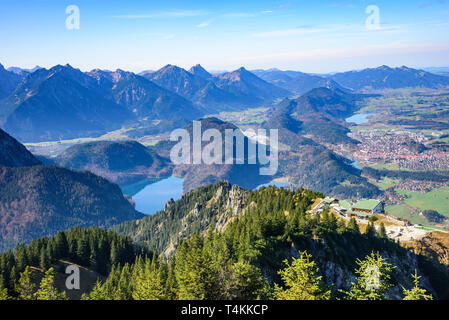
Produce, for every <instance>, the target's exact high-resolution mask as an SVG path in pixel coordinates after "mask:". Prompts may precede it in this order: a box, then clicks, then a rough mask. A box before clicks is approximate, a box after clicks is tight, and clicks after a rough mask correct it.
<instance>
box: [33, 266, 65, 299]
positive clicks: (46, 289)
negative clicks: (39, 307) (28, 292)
mask: <svg viewBox="0 0 449 320" xmlns="http://www.w3.org/2000/svg"><path fill="white" fill-rule="evenodd" d="M55 276H56V272H55V270H54V269H53V268H50V269H48V270H47V271H46V272H45V277H44V278H43V279H42V280H41V283H40V287H39V289H38V290H37V292H36V297H37V300H67V296H66V293H65V292H62V293H61V292H59V291H58V290H57V289H56V286H55Z"/></svg>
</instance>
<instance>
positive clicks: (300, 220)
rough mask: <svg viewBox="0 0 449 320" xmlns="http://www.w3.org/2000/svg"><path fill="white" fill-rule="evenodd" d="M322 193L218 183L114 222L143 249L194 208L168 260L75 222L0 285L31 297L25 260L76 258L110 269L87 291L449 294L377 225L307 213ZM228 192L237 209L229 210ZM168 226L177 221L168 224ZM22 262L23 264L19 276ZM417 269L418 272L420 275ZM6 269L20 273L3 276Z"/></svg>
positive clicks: (435, 272)
mask: <svg viewBox="0 0 449 320" xmlns="http://www.w3.org/2000/svg"><path fill="white" fill-rule="evenodd" d="M226 194H228V195H227V196H225V195H226ZM233 194H238V196H235V195H234V196H233ZM316 196H319V194H316V193H313V192H311V191H308V190H304V189H298V190H296V191H290V190H287V189H282V188H281V189H279V188H276V187H268V188H261V189H260V190H258V191H243V190H241V189H239V188H238V187H231V186H230V185H229V184H227V183H225V182H222V183H219V184H216V185H212V186H209V187H207V188H202V189H200V190H199V191H195V192H191V193H189V194H188V195H186V196H185V197H184V198H183V199H181V200H179V201H177V202H175V203H171V204H168V205H167V208H166V209H165V210H164V211H162V212H160V213H158V214H156V215H155V216H154V217H156V218H153V221H151V220H152V219H151V217H146V218H145V219H144V220H140V221H135V222H133V223H126V224H125V225H122V226H121V227H120V228H116V229H115V230H119V231H121V232H125V233H129V234H134V235H135V236H134V242H135V243H137V244H139V243H140V244H143V243H145V247H146V248H148V247H156V246H159V247H162V246H161V245H160V244H158V240H157V239H158V238H160V239H164V238H163V237H162V235H164V234H165V235H166V239H167V238H170V235H171V234H172V235H175V237H177V235H178V232H177V229H176V226H177V223H180V225H181V226H186V225H187V224H188V220H186V218H187V219H189V216H190V217H191V215H192V214H193V215H195V216H196V217H197V220H198V221H200V222H201V223H199V224H198V225H197V226H196V227H195V228H192V229H190V230H187V231H185V232H184V237H182V238H183V239H182V240H181V237H178V239H179V240H180V242H179V243H176V251H168V252H166V253H167V254H168V255H169V256H170V258H169V259H167V256H166V255H165V254H162V255H160V256H159V257H158V256H157V255H154V254H153V255H152V254H151V253H150V252H149V251H148V250H145V249H144V248H143V247H141V246H136V245H133V244H132V242H131V239H130V238H129V237H120V236H117V235H115V233H113V232H111V231H109V232H106V231H101V230H98V229H87V230H85V229H75V230H72V231H70V232H69V233H68V234H67V233H64V232H62V233H59V234H58V235H57V236H56V237H54V238H52V239H50V240H48V239H41V240H38V241H34V242H32V243H31V245H30V246H28V247H24V246H22V245H19V246H18V247H17V248H16V249H15V250H14V253H12V252H7V253H4V254H3V255H2V256H1V257H0V262H1V273H0V274H1V275H2V277H3V280H2V281H3V282H2V283H3V288H6V289H7V290H4V289H1V288H0V290H2V291H3V293H4V295H6V294H8V296H12V297H19V298H23V299H33V298H34V296H33V294H29V295H28V296H27V297H24V296H23V290H22V288H23V287H24V286H25V285H24V284H26V282H27V281H28V282H30V281H32V280H30V279H29V278H32V274H30V271H29V270H28V273H27V269H26V266H33V267H36V268H39V269H41V270H45V269H46V268H48V267H50V266H52V267H57V266H58V264H59V263H58V261H59V260H61V259H70V260H72V261H76V263H78V264H81V265H83V266H87V267H89V268H93V270H96V271H97V272H98V273H99V274H108V277H107V278H104V277H100V276H99V280H100V281H98V282H97V283H96V284H95V285H93V284H91V287H94V288H93V290H92V291H91V292H88V291H87V292H86V293H87V294H86V295H84V296H83V298H84V299H94V300H96V299H121V300H126V299H137V300H140V299H256V298H264V299H301V298H302V299H330V298H333V299H334V298H338V297H339V298H342V299H350V300H353V299H355V300H357V299H371V300H377V299H386V298H388V299H402V298H407V299H412V298H415V299H416V298H425V297H427V298H429V297H430V296H429V294H431V295H432V296H433V297H434V298H439V299H444V298H447V297H448V285H449V272H448V270H447V267H446V266H443V265H441V264H439V263H437V262H435V261H432V260H430V259H429V258H427V257H424V256H420V255H415V254H413V253H411V252H410V251H408V250H406V249H405V248H402V247H401V246H399V245H398V244H397V243H395V242H393V241H391V240H389V239H388V238H386V236H385V234H384V233H383V232H382V231H381V230H379V231H376V229H375V228H374V227H373V225H371V224H370V225H369V226H368V228H367V229H366V232H364V233H363V234H362V233H361V232H360V230H359V227H358V225H357V223H356V222H355V220H354V219H352V220H350V221H349V222H344V221H343V220H339V219H337V218H336V217H335V216H334V215H332V214H329V213H328V212H327V211H324V212H323V213H322V214H321V215H317V216H310V215H309V214H307V213H306V211H307V209H308V208H309V207H310V204H311V202H312V201H313V199H314V198H315V197H316ZM226 199H227V200H228V203H234V205H235V206H232V205H231V207H232V208H236V209H234V210H230V211H228V210H227V203H226V201H225V200H226ZM239 199H240V200H239ZM170 208H171V209H170ZM188 208H194V210H193V212H189V211H188ZM195 208H196V209H197V210H198V211H197V212H196V210H195ZM199 208H201V209H199ZM202 208H204V209H202ZM207 208H209V210H208V209H207ZM228 209H230V208H228ZM156 220H157V221H156ZM165 225H171V226H172V228H168V229H164V226H165ZM134 226H135V227H134ZM158 229H159V230H158ZM156 230H158V231H157V232H156ZM136 232H137V235H136ZM143 239H145V240H146V242H142V240H143ZM172 239H174V238H172ZM165 243H166V244H167V241H165ZM58 259H59V260H58ZM368 264H374V265H377V266H378V267H379V270H380V281H381V286H380V287H379V288H377V289H372V288H371V289H370V288H367V287H366V284H364V283H365V282H364V279H365V278H363V277H364V276H363V272H364V270H365V269H366V267H367V265H368ZM13 269H15V271H14V272H12V271H11V270H13ZM18 270H23V272H22V274H21V275H20V276H19V271H18ZM355 270H358V273H357V272H355ZM415 272H416V274H417V277H420V278H419V279H418V280H417V282H416V283H414V282H413V277H412V275H413V274H415ZM8 273H9V274H13V275H15V276H13V277H9V278H8V279H6V280H5V275H7V274H8ZM47 273H48V272H47ZM50 273H51V272H50ZM50 276H51V274H49V275H48V277H50ZM53 278H54V277H53ZM14 279H15V280H16V282H15V283H14V285H13V284H12V282H14ZM17 279H19V280H18V282H17ZM27 279H28V280H27ZM365 280H366V279H365ZM53 281H54V280H53ZM414 285H416V287H415V288H414ZM25 287H26V286H25ZM55 288H56V286H55ZM36 289H37V288H36ZM55 290H56V289H55ZM419 290H421V291H419ZM423 290H424V291H423ZM38 292H39V291H38Z"/></svg>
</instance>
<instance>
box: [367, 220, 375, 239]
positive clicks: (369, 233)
mask: <svg viewBox="0 0 449 320" xmlns="http://www.w3.org/2000/svg"><path fill="white" fill-rule="evenodd" d="M365 234H366V235H367V236H368V237H370V238H371V237H375V236H376V228H375V227H374V223H372V222H368V226H367V227H366V231H365Z"/></svg>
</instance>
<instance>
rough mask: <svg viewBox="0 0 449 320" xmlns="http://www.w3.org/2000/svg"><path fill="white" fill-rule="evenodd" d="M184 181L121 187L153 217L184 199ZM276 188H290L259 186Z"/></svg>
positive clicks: (154, 180)
mask: <svg viewBox="0 0 449 320" xmlns="http://www.w3.org/2000/svg"><path fill="white" fill-rule="evenodd" d="M183 182H184V179H182V178H177V177H169V178H162V179H161V178H148V179H145V180H142V181H139V182H137V183H134V184H131V185H126V186H121V189H122V192H123V193H124V194H128V195H130V196H132V199H133V200H134V202H135V204H136V206H135V208H136V210H137V211H140V212H142V213H145V214H148V215H151V214H155V213H156V212H158V211H160V210H162V209H163V208H164V205H165V204H166V203H167V201H168V200H170V199H171V198H173V200H175V201H176V200H179V199H180V198H181V197H182V192H183V189H182V184H183ZM268 186H276V187H278V188H281V187H284V188H288V187H289V184H288V183H286V182H269V183H265V184H262V185H260V186H257V187H256V188H255V189H256V190H257V189H259V188H261V187H268Z"/></svg>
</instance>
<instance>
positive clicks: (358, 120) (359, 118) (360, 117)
mask: <svg viewBox="0 0 449 320" xmlns="http://www.w3.org/2000/svg"><path fill="white" fill-rule="evenodd" d="M372 115H374V113H357V114H355V115H353V116H351V117H349V118H346V119H345V121H346V122H353V123H355V124H362V123H365V122H367V121H369V119H368V117H369V116H372Z"/></svg>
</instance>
